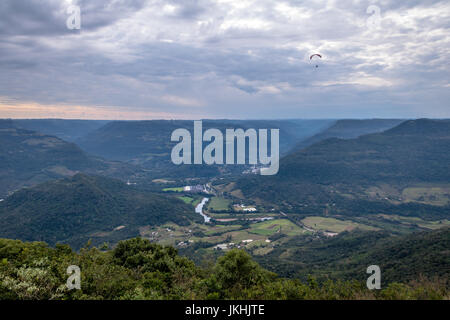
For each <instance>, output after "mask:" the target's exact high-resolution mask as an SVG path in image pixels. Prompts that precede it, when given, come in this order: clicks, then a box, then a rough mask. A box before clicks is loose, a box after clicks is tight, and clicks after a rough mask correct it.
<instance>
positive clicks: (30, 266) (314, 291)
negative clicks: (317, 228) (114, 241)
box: [0, 238, 450, 300]
mask: <svg viewBox="0 0 450 320" xmlns="http://www.w3.org/2000/svg"><path fill="white" fill-rule="evenodd" d="M70 265H77V266H79V267H80V269H81V289H80V290H71V291H70V290H69V289H68V288H67V287H66V281H67V278H68V275H67V273H66V271H67V267H68V266H70ZM449 297H450V295H449V292H448V283H445V282H442V281H439V280H438V279H435V280H433V281H431V280H427V279H424V278H422V279H420V280H418V281H414V282H410V283H408V284H401V283H390V284H389V285H388V286H386V287H384V288H383V289H382V290H377V291H369V290H368V289H367V288H366V286H365V283H364V282H358V281H354V280H353V281H339V280H338V281H331V280H327V281H323V282H318V281H317V280H315V279H314V278H312V277H309V278H308V280H307V281H306V282H301V281H299V280H295V279H289V280H288V279H282V278H280V277H278V276H277V275H276V274H275V273H272V272H269V271H267V270H265V269H263V268H262V267H261V266H259V265H258V264H257V263H256V262H255V261H253V260H252V258H251V257H250V255H249V254H247V253H246V252H245V251H243V250H237V249H233V250H230V251H228V252H227V253H226V254H225V255H224V256H222V257H220V258H219V259H218V260H217V262H216V263H215V264H212V263H211V264H210V265H209V266H206V267H198V266H196V265H195V264H194V263H193V262H192V261H191V260H189V259H188V258H186V257H181V256H179V255H178V253H177V251H176V250H175V249H174V248H173V247H162V246H160V245H158V244H154V243H151V242H150V241H148V240H144V239H141V238H135V239H131V240H126V241H122V242H120V243H119V244H118V245H117V246H116V247H115V248H114V249H112V250H111V249H107V248H100V249H99V248H95V247H90V245H86V247H84V248H82V249H81V250H80V251H79V253H77V252H74V251H73V250H72V249H71V248H70V247H69V246H67V245H61V244H58V245H56V247H55V248H51V247H49V246H48V245H47V244H45V243H42V242H33V243H31V242H21V241H18V240H5V239H0V299H45V300H47V299H64V300H78V299H448V298H449Z"/></svg>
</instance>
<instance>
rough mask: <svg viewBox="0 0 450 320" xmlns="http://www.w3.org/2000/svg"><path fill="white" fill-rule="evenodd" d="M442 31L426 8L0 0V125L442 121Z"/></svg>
mask: <svg viewBox="0 0 450 320" xmlns="http://www.w3.org/2000/svg"><path fill="white" fill-rule="evenodd" d="M72 4H74V5H79V6H80V8H81V22H82V25H81V30H68V29H67V28H66V19H67V17H68V15H67V13H66V9H67V7H68V6H69V5H72ZM371 5H375V6H377V7H378V8H379V9H380V16H379V20H376V21H379V26H378V27H377V28H370V27H368V23H367V22H368V19H375V18H377V17H376V16H373V15H374V14H375V13H376V12H373V11H370V12H369V13H368V10H367V9H368V7H369V6H371ZM374 21H375V20H374ZM449 21H450V4H449V3H448V1H430V0H425V1H415V0H414V1H408V2H402V3H400V2H398V1H393V0H392V1H388V0H378V1H361V0H360V1H356V0H355V1H345V2H344V1H333V0H328V1H318V0H311V1H308V2H305V1H296V0H285V1H273V0H198V1H193V0H183V1H182V0H166V1H163V0H135V1H125V0H108V1H101V2H100V1H88V0H79V1H75V0H73V1H67V0H66V1H60V0H40V1H37V0H28V1H25V0H3V1H1V2H0V96H2V97H3V99H4V100H6V99H7V100H8V101H9V102H8V106H9V107H8V110H7V111H6V107H5V104H4V105H0V117H6V116H11V115H12V114H13V113H14V108H12V106H13V105H14V104H17V105H18V106H19V105H20V106H22V107H21V108H19V109H17V110H21V111H20V112H19V111H17V112H19V113H20V116H22V115H23V112H25V111H24V110H27V109H26V108H25V107H23V106H31V105H39V106H40V107H39V108H38V109H29V110H30V112H31V110H39V112H42V113H43V114H45V112H46V111H45V106H48V110H49V111H48V113H49V114H50V113H54V112H55V111H54V109H52V108H54V106H60V107H59V108H60V109H61V110H64V109H65V108H69V107H68V106H80V108H81V107H82V106H84V107H85V108H88V109H89V110H92V108H98V107H96V106H108V107H102V108H99V109H95V110H96V111H95V112H94V111H92V112H91V111H90V112H87V113H86V112H84V115H86V114H92V115H96V116H97V117H98V116H99V113H98V112H100V113H101V112H105V115H107V114H108V110H111V111H112V113H109V114H114V112H118V110H120V112H121V113H120V115H121V118H123V117H125V118H126V116H125V115H126V114H127V112H129V114H130V117H132V118H135V117H137V116H138V115H139V116H142V117H145V113H146V112H147V113H148V114H149V115H150V117H152V116H153V115H161V116H163V115H164V116H167V117H170V116H171V115H173V116H174V117H178V116H180V115H183V114H184V115H186V114H187V115H189V116H191V117H203V118H205V117H219V118H223V117H230V118H273V117H296V118H299V117H314V118H323V117H325V118H339V117H349V116H351V117H369V116H370V117H372V116H378V117H392V116H400V117H415V116H427V115H429V116H434V117H449V116H450V108H449V107H448V103H447V101H449V100H450V99H449V98H450V96H449V95H450V94H449V90H448V82H449V78H448V74H449V71H450V70H449V69H450V67H449V64H448V61H449V58H450V38H449V36H448V34H449V29H450V22H449ZM316 52H320V53H321V54H322V55H323V59H322V60H321V61H320V62H319V64H320V65H319V68H315V67H314V65H312V64H311V63H310V62H309V55H310V54H311V53H316ZM380 105H382V107H380ZM24 108H25V109H24ZM50 110H53V111H50ZM70 110H71V111H69V110H68V111H67V112H66V113H61V114H66V115H70V116H72V117H76V113H73V110H80V111H79V112H81V110H82V109H70ZM19 113H18V114H19ZM32 114H33V115H34V116H36V112H35V111H33V113H32ZM81 115H82V114H81V113H80V116H81ZM83 117H84V116H83Z"/></svg>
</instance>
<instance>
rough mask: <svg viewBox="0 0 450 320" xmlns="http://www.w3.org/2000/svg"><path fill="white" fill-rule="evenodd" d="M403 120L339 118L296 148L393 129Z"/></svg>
mask: <svg viewBox="0 0 450 320" xmlns="http://www.w3.org/2000/svg"><path fill="white" fill-rule="evenodd" d="M403 121H404V120H399V119H363V120H357V119H348V120H337V121H336V122H335V123H334V124H333V125H332V126H331V127H329V128H327V129H325V130H323V131H322V132H320V133H317V134H315V135H314V136H312V137H310V138H308V139H305V140H303V141H301V142H299V143H298V144H297V145H296V146H295V148H294V150H301V149H304V148H306V147H308V146H310V145H313V144H315V143H317V142H320V141H323V140H326V139H330V138H339V139H354V138H357V137H359V136H362V135H365V134H370V133H379V132H382V131H385V130H388V129H391V128H392V127H395V126H397V125H399V124H400V123H402V122H403Z"/></svg>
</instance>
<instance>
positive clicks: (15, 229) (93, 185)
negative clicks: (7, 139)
mask: <svg viewBox="0 0 450 320" xmlns="http://www.w3.org/2000/svg"><path fill="white" fill-rule="evenodd" d="M197 216H198V217H197ZM199 218H200V216H199V215H195V214H194V210H193V208H192V206H190V205H187V204H185V203H184V202H182V201H181V200H178V199H175V198H169V197H165V196H160V195H155V194H152V193H149V192H143V191H138V190H135V189H134V188H132V187H130V186H128V185H126V184H125V183H123V182H121V181H119V180H115V179H110V178H104V177H98V176H87V175H84V174H77V175H75V176H73V177H71V178H67V179H63V180H58V181H50V182H46V183H44V184H40V185H37V186H35V187H33V188H30V189H22V190H20V191H18V192H16V193H14V194H13V195H12V196H10V197H8V198H7V199H5V201H3V202H1V203H0V237H7V238H14V239H21V240H26V241H45V242H48V243H50V244H52V245H53V244H55V243H56V242H66V243H69V244H71V245H73V246H74V247H79V246H81V245H83V244H85V242H86V241H87V240H88V239H90V238H94V239H96V242H103V241H107V240H118V239H124V238H127V237H131V236H137V235H138V234H139V233H138V228H139V227H140V226H145V225H157V224H161V223H165V222H168V221H172V222H175V223H178V224H181V225H183V224H187V223H189V221H190V220H194V219H199ZM121 226H124V227H123V228H119V229H121V230H117V231H113V230H114V229H115V228H117V227H121Z"/></svg>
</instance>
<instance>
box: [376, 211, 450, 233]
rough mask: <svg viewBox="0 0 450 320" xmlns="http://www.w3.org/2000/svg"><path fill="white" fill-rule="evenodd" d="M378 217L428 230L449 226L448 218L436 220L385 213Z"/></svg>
mask: <svg viewBox="0 0 450 320" xmlns="http://www.w3.org/2000/svg"><path fill="white" fill-rule="evenodd" d="M380 217H383V218H384V219H387V220H391V221H397V222H400V223H402V224H405V225H417V226H419V227H420V228H424V229H430V230H436V229H440V228H444V227H447V226H450V220H447V219H444V220H437V221H427V220H423V219H420V218H417V217H402V216H398V215H387V214H381V215H380Z"/></svg>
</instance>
